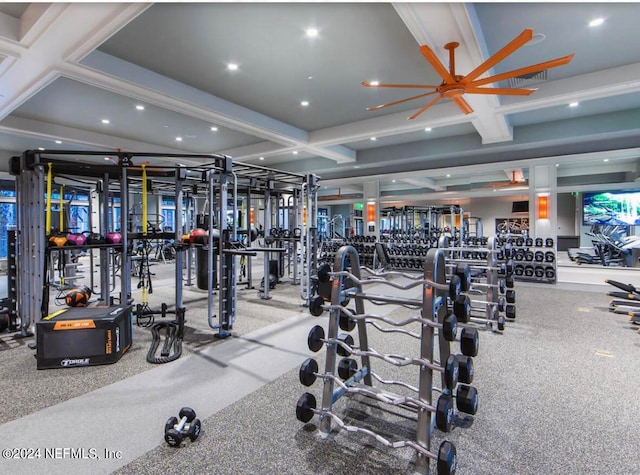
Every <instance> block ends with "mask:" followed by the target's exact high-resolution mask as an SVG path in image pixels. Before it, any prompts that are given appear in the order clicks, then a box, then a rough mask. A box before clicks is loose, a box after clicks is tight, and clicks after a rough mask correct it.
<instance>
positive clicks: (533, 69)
mask: <svg viewBox="0 0 640 475" xmlns="http://www.w3.org/2000/svg"><path fill="white" fill-rule="evenodd" d="M573 56H574V53H571V54H569V55H567V56H563V57H561V58H556V59H552V60H550V61H545V62H544V63H538V64H532V65H531V66H525V67H524V68H520V69H514V70H513V71H508V72H506V73H502V74H496V75H495V76H491V77H488V78H484V79H478V80H477V81H472V82H470V83H469V85H470V86H473V87H477V86H482V85H484V84H491V83H493V82H498V81H504V80H505V79H510V78H512V77H515V76H522V75H524V74H530V73H537V72H539V71H544V70H545V69H551V68H557V67H558V66H564V65H565V64H568V63H569V62H570V61H571V60H572V59H573Z"/></svg>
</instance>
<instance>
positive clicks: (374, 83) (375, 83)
mask: <svg viewBox="0 0 640 475" xmlns="http://www.w3.org/2000/svg"><path fill="white" fill-rule="evenodd" d="M369 85H370V86H379V85H380V81H370V82H369Z"/></svg>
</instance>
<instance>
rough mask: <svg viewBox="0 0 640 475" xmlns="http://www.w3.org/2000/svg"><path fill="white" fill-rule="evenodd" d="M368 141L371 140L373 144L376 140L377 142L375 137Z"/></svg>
mask: <svg viewBox="0 0 640 475" xmlns="http://www.w3.org/2000/svg"><path fill="white" fill-rule="evenodd" d="M369 140H371V141H372V142H375V141H376V140H378V138H377V137H371V138H370V139H369Z"/></svg>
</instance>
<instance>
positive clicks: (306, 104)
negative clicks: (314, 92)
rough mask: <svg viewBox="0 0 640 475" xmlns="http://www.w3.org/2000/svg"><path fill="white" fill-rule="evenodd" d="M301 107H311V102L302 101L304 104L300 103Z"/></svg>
mask: <svg viewBox="0 0 640 475" xmlns="http://www.w3.org/2000/svg"><path fill="white" fill-rule="evenodd" d="M300 105H301V106H302V107H307V106H308V105H309V101H302V102H300Z"/></svg>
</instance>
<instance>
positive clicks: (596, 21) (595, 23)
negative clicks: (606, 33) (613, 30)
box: [589, 18, 604, 27]
mask: <svg viewBox="0 0 640 475" xmlns="http://www.w3.org/2000/svg"><path fill="white" fill-rule="evenodd" d="M603 23H604V18H595V19H593V20H591V21H590V22H589V26H590V27H594V26H600V25H602V24H603Z"/></svg>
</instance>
